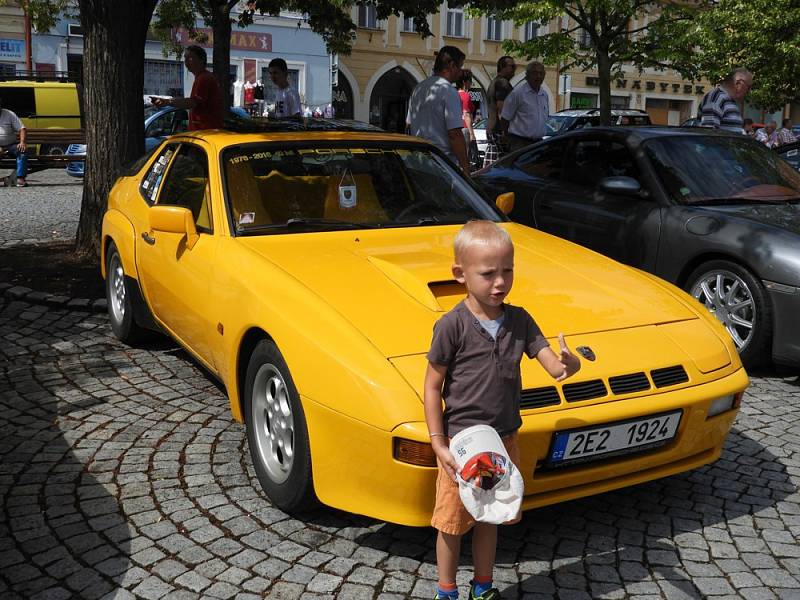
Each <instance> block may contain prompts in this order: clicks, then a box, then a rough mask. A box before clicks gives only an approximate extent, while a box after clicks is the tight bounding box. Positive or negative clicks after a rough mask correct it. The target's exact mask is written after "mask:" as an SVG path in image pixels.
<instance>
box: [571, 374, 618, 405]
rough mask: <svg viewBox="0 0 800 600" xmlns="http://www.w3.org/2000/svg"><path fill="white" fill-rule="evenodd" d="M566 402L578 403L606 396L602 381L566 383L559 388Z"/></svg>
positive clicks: (604, 385) (606, 392)
mask: <svg viewBox="0 0 800 600" xmlns="http://www.w3.org/2000/svg"><path fill="white" fill-rule="evenodd" d="M561 389H562V390H563V391H564V398H566V400H567V402H580V401H581V400H590V399H592V398H602V397H603V396H607V395H608V390H607V389H606V384H605V383H603V380H602V379H593V380H591V381H581V382H580V383H567V384H565V385H564V387H562V388H561Z"/></svg>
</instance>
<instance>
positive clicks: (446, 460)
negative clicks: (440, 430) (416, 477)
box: [431, 436, 458, 483]
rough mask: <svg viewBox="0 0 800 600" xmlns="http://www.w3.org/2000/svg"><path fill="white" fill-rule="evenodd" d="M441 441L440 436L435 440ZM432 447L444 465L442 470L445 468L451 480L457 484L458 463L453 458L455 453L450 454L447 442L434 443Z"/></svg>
mask: <svg viewBox="0 0 800 600" xmlns="http://www.w3.org/2000/svg"><path fill="white" fill-rule="evenodd" d="M441 439H442V438H441V437H440V436H437V437H435V438H434V440H441ZM431 445H432V446H433V452H434V453H435V454H436V458H438V459H439V462H440V463H442V468H444V471H445V473H447V475H448V476H449V477H450V479H452V480H453V481H456V483H457V480H456V473H457V472H458V463H456V459H455V458H454V457H453V453H452V452H450V448H448V446H447V443H446V442H445V441H433V442H432V443H431Z"/></svg>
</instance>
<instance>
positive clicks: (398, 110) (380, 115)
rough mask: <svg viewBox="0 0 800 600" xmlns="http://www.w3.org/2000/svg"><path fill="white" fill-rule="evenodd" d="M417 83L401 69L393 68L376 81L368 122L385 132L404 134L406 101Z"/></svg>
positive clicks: (406, 110)
mask: <svg viewBox="0 0 800 600" xmlns="http://www.w3.org/2000/svg"><path fill="white" fill-rule="evenodd" d="M415 85H417V81H416V80H415V79H414V78H413V77H412V76H411V74H410V73H409V72H408V71H406V70H405V69H403V68H402V67H395V68H393V69H391V70H389V71H387V72H386V73H384V74H383V75H382V76H381V78H380V79H378V81H377V83H376V84H375V87H374V88H373V89H372V94H371V95H370V98H369V122H370V123H371V124H372V125H377V126H378V127H380V128H382V129H385V130H386V131H392V132H398V133H404V132H405V130H406V112H408V99H409V98H411V92H412V91H413V90H414V86H415Z"/></svg>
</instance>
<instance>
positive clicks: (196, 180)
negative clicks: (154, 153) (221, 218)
mask: <svg viewBox="0 0 800 600" xmlns="http://www.w3.org/2000/svg"><path fill="white" fill-rule="evenodd" d="M158 204H159V205H170V206H182V207H184V208H188V209H189V210H190V211H192V217H194V223H195V226H196V227H197V230H198V231H200V232H208V233H210V232H211V231H212V222H211V193H210V189H209V185H208V158H207V157H206V153H205V151H204V150H203V149H202V148H200V147H198V146H194V145H192V144H181V147H180V149H179V150H178V153H177V155H176V156H175V158H174V159H173V161H172V164H171V165H170V167H169V171H168V172H167V176H166V179H165V180H164V185H163V186H162V187H161V192H160V193H159V195H158Z"/></svg>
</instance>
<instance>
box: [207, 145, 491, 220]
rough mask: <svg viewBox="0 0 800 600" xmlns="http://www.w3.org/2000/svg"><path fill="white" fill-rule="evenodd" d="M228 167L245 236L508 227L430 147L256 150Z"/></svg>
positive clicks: (235, 156)
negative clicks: (474, 222) (487, 224)
mask: <svg viewBox="0 0 800 600" xmlns="http://www.w3.org/2000/svg"><path fill="white" fill-rule="evenodd" d="M222 165H223V171H224V180H225V187H226V198H227V202H228V208H229V211H230V216H231V220H232V222H233V226H234V228H235V230H236V232H237V235H266V234H271V233H295V232H302V231H326V230H337V229H369V228H377V227H409V226H426V225H439V224H453V223H466V222H467V221H469V220H471V219H490V220H493V221H501V220H503V217H502V216H501V215H500V213H498V212H497V211H496V210H495V209H494V208H492V207H491V206H490V205H489V204H488V203H487V202H486V201H485V200H484V199H483V197H482V196H481V195H480V194H479V193H478V192H477V191H475V189H474V188H472V187H471V186H470V185H469V184H468V183H467V182H466V181H465V180H464V178H463V177H461V176H460V175H459V174H458V173H457V172H456V171H455V169H454V168H453V167H452V166H451V165H450V164H449V163H448V162H447V161H445V160H444V159H442V158H441V157H439V156H438V155H436V154H435V153H433V152H431V151H429V150H428V149H427V148H424V147H413V146H409V147H405V148H403V147H400V148H398V147H382V146H370V145H364V146H360V145H358V144H353V143H352V142H350V143H347V145H342V146H339V145H329V144H324V143H320V144H318V145H303V146H301V147H288V148H287V145H286V144H283V145H281V146H278V145H276V144H251V145H247V146H237V147H234V148H230V149H229V150H227V151H226V152H225V153H224V154H223V160H222Z"/></svg>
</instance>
